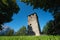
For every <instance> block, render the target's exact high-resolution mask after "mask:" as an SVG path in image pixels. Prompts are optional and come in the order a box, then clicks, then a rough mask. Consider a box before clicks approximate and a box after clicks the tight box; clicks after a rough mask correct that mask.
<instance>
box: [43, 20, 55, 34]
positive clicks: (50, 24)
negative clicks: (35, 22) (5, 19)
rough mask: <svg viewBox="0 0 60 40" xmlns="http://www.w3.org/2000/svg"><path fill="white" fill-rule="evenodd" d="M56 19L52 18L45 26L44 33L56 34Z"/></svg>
mask: <svg viewBox="0 0 60 40" xmlns="http://www.w3.org/2000/svg"><path fill="white" fill-rule="evenodd" d="M53 22H54V21H53V20H50V21H49V22H48V23H47V24H46V25H45V27H44V28H43V31H42V32H43V33H44V34H48V35H54V34H55V28H54V23H53Z"/></svg>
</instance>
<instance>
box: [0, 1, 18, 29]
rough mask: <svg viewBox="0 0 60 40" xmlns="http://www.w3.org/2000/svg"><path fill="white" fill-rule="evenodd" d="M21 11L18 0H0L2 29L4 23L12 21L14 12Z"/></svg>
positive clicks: (0, 23)
mask: <svg viewBox="0 0 60 40" xmlns="http://www.w3.org/2000/svg"><path fill="white" fill-rule="evenodd" d="M18 11H19V7H18V5H17V4H16V0H0V30H2V26H1V25H3V24H4V23H7V22H10V21H12V16H13V14H15V13H17V12H18Z"/></svg>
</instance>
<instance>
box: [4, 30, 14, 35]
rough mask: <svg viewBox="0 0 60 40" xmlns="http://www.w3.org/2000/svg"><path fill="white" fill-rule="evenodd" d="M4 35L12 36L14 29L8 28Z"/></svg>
mask: <svg viewBox="0 0 60 40" xmlns="http://www.w3.org/2000/svg"><path fill="white" fill-rule="evenodd" d="M5 35H6V36H13V35H14V30H13V29H10V30H9V31H8V32H6V34H5Z"/></svg>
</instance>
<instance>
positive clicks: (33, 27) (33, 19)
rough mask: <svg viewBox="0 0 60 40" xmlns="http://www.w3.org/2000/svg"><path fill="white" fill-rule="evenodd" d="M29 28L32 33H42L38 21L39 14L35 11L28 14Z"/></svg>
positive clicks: (37, 34)
mask: <svg viewBox="0 0 60 40" xmlns="http://www.w3.org/2000/svg"><path fill="white" fill-rule="evenodd" d="M28 30H29V33H30V34H32V35H36V36H39V35H40V26H39V22H38V16H37V14H36V13H33V14H31V15H29V16H28Z"/></svg>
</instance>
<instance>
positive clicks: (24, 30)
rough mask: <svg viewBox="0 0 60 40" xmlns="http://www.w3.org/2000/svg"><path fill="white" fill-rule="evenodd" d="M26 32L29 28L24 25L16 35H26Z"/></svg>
mask: <svg viewBox="0 0 60 40" xmlns="http://www.w3.org/2000/svg"><path fill="white" fill-rule="evenodd" d="M26 32H27V30H26V27H25V26H22V27H21V28H20V29H19V30H18V31H17V32H16V35H18V36H19V35H20V36H24V35H26Z"/></svg>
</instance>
